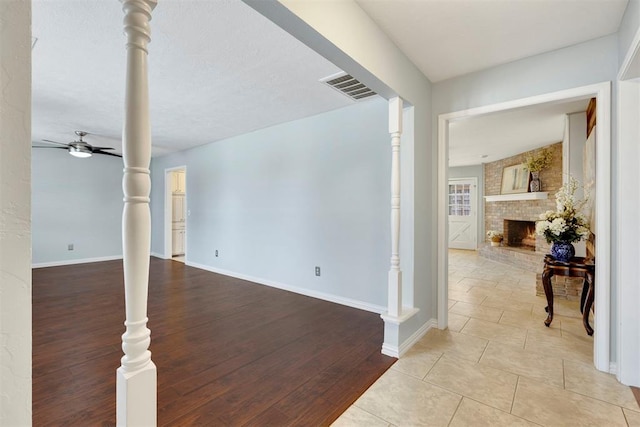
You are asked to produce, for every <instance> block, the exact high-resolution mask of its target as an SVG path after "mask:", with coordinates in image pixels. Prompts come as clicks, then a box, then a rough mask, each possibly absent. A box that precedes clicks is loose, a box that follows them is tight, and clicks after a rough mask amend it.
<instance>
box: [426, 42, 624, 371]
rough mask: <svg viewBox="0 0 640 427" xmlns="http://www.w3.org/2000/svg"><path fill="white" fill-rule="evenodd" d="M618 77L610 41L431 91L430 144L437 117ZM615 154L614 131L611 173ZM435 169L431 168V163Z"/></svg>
mask: <svg viewBox="0 0 640 427" xmlns="http://www.w3.org/2000/svg"><path fill="white" fill-rule="evenodd" d="M617 72H618V37H617V35H615V34H614V35H610V36H606V37H602V38H598V39H595V40H591V41H589V42H585V43H581V44H577V45H574V46H570V47H567V48H564V49H558V50H555V51H553V52H547V53H544V54H540V55H536V56H532V57H529V58H525V59H522V60H519V61H515V62H511V63H508V64H504V65H500V66H497V67H493V68H490V69H487V70H483V71H479V72H476V73H471V74H467V75H465V76H461V77H458V78H454V79H450V80H446V81H443V82H440V83H437V84H435V85H434V86H433V116H432V119H433V124H434V126H433V128H434V131H433V141H437V118H438V115H439V114H442V113H450V112H454V111H460V110H465V109H469V108H473V107H480V106H484V105H491V104H495V103H499V102H505V101H511V100H515V99H520V98H526V97H529V96H534V95H541V94H545V93H550V92H555V91H559V90H564V89H570V88H575V87H580V86H585V85H589V84H595V83H601V82H605V81H615V79H616V75H617ZM612 112H613V114H612V123H615V121H616V95H615V87H614V90H613V91H612ZM616 153H617V142H616V131H615V126H613V129H612V161H613V164H612V170H616V168H615V158H616ZM434 163H435V162H434ZM612 184H613V185H612V186H613V189H612V213H613V214H612V230H615V229H616V221H617V219H616V210H615V209H616V206H617V200H616V197H615V194H616V188H617V187H616V186H617V183H616V182H615V180H614V181H613V183H612ZM611 244H612V249H613V251H612V265H613V266H615V265H616V263H617V259H616V256H617V255H616V253H615V247H616V244H617V242H616V236H615V235H614V234H612V236H611ZM616 280H617V278H616V271H615V268H613V269H612V282H611V301H612V306H611V310H612V313H615V312H616V299H617V294H616V292H617V283H616ZM616 335H617V325H616V324H615V322H612V330H611V337H612V342H611V349H612V353H611V360H612V361H615V360H616V354H615V352H616V350H615V349H616V345H617V343H616Z"/></svg>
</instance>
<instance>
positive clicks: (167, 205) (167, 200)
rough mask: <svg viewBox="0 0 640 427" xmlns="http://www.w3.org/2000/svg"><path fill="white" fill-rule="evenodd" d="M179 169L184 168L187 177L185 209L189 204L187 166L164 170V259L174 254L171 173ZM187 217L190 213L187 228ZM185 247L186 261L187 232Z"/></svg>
mask: <svg viewBox="0 0 640 427" xmlns="http://www.w3.org/2000/svg"><path fill="white" fill-rule="evenodd" d="M178 170H184V177H185V178H184V179H185V181H184V182H185V191H184V203H185V209H186V206H188V205H187V197H188V195H187V166H186V165H183V166H175V167H172V168H166V169H165V170H164V256H163V258H164V259H171V258H172V256H173V250H172V247H171V243H172V242H171V240H172V235H171V233H172V229H171V217H172V213H171V212H172V206H171V202H172V197H173V193H172V192H171V173H172V172H174V171H178ZM187 217H188V215H186V216H185V219H184V221H185V229H186V228H187V222H188V221H187ZM184 247H185V251H184V253H185V261H186V255H187V251H186V248H187V233H185V235H184Z"/></svg>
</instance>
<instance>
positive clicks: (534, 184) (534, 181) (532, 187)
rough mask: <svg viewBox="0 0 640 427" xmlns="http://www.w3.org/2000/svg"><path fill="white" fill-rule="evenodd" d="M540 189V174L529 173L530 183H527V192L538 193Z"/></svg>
mask: <svg viewBox="0 0 640 427" xmlns="http://www.w3.org/2000/svg"><path fill="white" fill-rule="evenodd" d="M540 189H542V182H540V172H539V171H537V172H531V182H530V183H529V191H531V192H532V193H535V192H538V191H540Z"/></svg>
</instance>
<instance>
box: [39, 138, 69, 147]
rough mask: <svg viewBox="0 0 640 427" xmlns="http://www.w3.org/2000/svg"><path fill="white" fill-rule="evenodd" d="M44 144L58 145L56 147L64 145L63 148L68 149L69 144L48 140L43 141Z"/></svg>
mask: <svg viewBox="0 0 640 427" xmlns="http://www.w3.org/2000/svg"><path fill="white" fill-rule="evenodd" d="M43 141H44V142H50V143H52V144H58V145H64V146H65V147H68V146H69V144H64V143H62V142H56V141H51V140H50V139H43Z"/></svg>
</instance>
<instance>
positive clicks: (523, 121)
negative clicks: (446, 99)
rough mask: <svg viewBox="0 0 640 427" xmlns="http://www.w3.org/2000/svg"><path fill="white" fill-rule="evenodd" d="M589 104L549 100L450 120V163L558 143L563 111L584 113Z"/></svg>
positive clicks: (486, 159) (484, 160)
mask: <svg viewBox="0 0 640 427" xmlns="http://www.w3.org/2000/svg"><path fill="white" fill-rule="evenodd" d="M588 103H589V100H588V99H584V100H580V101H572V102H566V103H549V104H542V105H536V106H532V107H527V108H520V109H516V110H509V111H504V112H498V113H492V114H488V115H485V116H478V117H471V118H468V119H463V120H459V121H454V122H451V124H450V125H449V166H469V165H478V164H480V163H489V162H493V161H496V160H500V159H504V158H506V157H510V156H514V155H516V154H518V153H522V152H525V151H529V150H533V149H534V148H538V147H544V146H545V145H549V144H555V143H556V142H560V141H562V139H563V137H564V128H565V116H566V114H569V113H578V112H584V111H586V109H587V104H588ZM585 131H586V129H585Z"/></svg>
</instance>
